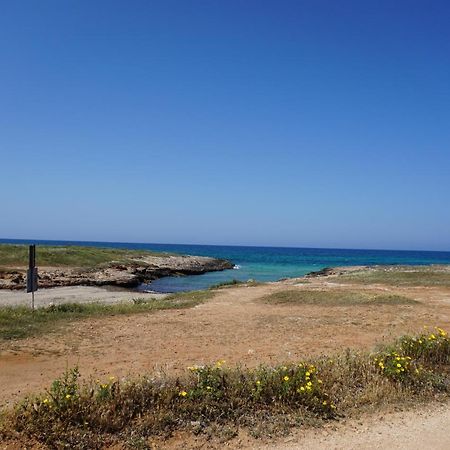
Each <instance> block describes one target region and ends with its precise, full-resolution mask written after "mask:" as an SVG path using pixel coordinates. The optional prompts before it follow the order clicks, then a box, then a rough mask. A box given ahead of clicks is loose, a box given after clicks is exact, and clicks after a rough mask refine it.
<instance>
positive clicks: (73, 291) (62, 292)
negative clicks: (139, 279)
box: [0, 286, 165, 308]
mask: <svg viewBox="0 0 450 450" xmlns="http://www.w3.org/2000/svg"><path fill="white" fill-rule="evenodd" d="M164 295H165V294H150V293H145V292H137V291H130V290H128V289H120V288H102V287H95V286H92V287H91V286H68V287H56V288H51V289H41V290H38V291H37V292H36V293H35V295H34V304H35V306H36V307H37V308H39V307H41V306H48V305H49V304H54V305H57V304H60V303H72V302H76V303H92V302H101V303H119V302H126V301H131V300H133V299H134V298H156V297H164ZM30 304H31V294H27V293H26V292H24V291H12V290H8V289H0V306H18V305H23V306H29V305H30Z"/></svg>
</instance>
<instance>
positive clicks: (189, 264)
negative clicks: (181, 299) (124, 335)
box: [0, 256, 233, 290]
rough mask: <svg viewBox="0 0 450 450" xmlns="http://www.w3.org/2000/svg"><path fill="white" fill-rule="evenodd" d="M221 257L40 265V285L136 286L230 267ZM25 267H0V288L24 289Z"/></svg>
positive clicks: (159, 258)
mask: <svg viewBox="0 0 450 450" xmlns="http://www.w3.org/2000/svg"><path fill="white" fill-rule="evenodd" d="M232 268H233V264H232V263H231V262H230V261H226V260H224V259H216V258H209V257H205V256H164V257H159V256H145V257H139V258H136V259H134V260H133V261H131V262H129V263H127V264H123V263H114V262H111V263H109V264H108V265H106V266H102V267H96V268H90V269H85V268H78V267H40V268H39V287H40V288H52V287H60V286H117V287H124V288H135V287H137V286H139V285H140V284H142V283H150V282H151V281H153V280H156V279H157V278H161V277H166V276H180V275H199V274H202V273H206V272H215V271H221V270H226V269H232ZM25 286H26V269H25V268H22V267H20V268H9V269H1V270H0V289H14V290H19V289H25Z"/></svg>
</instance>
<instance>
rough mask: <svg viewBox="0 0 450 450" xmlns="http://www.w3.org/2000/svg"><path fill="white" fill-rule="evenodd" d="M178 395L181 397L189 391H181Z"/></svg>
mask: <svg viewBox="0 0 450 450" xmlns="http://www.w3.org/2000/svg"><path fill="white" fill-rule="evenodd" d="M178 395H180V396H181V397H186V395H187V392H186V391H181V392H180V393H179V394H178Z"/></svg>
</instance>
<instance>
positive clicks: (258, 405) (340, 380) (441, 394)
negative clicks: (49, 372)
mask: <svg viewBox="0 0 450 450" xmlns="http://www.w3.org/2000/svg"><path fill="white" fill-rule="evenodd" d="M449 362H450V340H449V339H448V337H447V334H446V333H445V332H444V331H443V330H440V329H438V330H437V331H435V332H434V333H430V334H428V333H427V334H423V335H421V336H416V337H403V338H402V339H400V340H399V341H398V342H395V343H394V344H392V345H391V346H390V347H389V348H384V349H381V350H380V351H379V352H377V354H368V353H352V352H349V351H347V352H344V353H341V354H339V355H337V356H334V357H331V358H330V357H322V358H319V359H316V360H315V361H306V362H305V361H304V362H299V363H297V364H287V365H285V366H277V367H268V366H260V367H258V368H256V369H247V368H242V367H237V368H227V367H225V366H224V364H223V362H222V361H220V362H218V363H217V364H216V365H214V366H205V367H193V368H189V370H188V371H187V372H186V373H185V374H184V375H182V376H181V377H170V376H159V377H153V376H150V377H142V378H140V379H137V380H136V379H135V380H127V379H124V380H116V379H114V378H112V377H111V378H110V379H108V380H92V381H91V382H89V383H87V384H80V383H79V381H78V376H79V374H78V371H77V369H73V370H70V371H68V372H66V373H65V374H64V375H63V376H62V377H61V378H60V379H58V380H55V382H54V383H53V384H52V386H51V387H50V388H49V390H48V391H47V392H45V393H43V394H40V395H38V396H35V397H32V398H27V399H26V400H24V401H23V402H22V403H21V404H20V405H18V406H17V408H16V409H15V410H14V411H11V412H9V413H6V414H5V416H4V417H3V423H2V425H1V428H0V438H1V437H2V438H3V439H4V440H6V441H7V440H9V441H12V440H15V442H16V443H17V442H18V443H20V445H23V446H28V445H33V444H36V443H40V444H44V445H47V446H49V447H51V448H62V447H69V448H83V449H84V448H100V447H102V448H103V446H105V445H106V446H108V445H110V446H113V445H126V446H127V445H128V446H129V445H131V442H140V443H141V444H142V445H143V446H144V447H143V448H146V447H145V445H147V444H146V443H147V442H148V440H149V439H150V438H151V437H154V436H162V437H163V438H164V437H167V436H170V434H171V433H172V432H173V431H175V430H190V431H192V432H193V433H195V434H204V435H205V436H207V435H208V434H211V433H214V432H217V430H219V429H223V430H227V432H226V434H227V436H228V438H232V437H233V436H234V435H236V434H237V432H238V430H239V428H242V427H244V428H246V429H248V430H249V431H250V433H251V434H253V435H254V436H255V437H259V436H263V435H264V436H268V435H269V436H270V435H274V434H280V433H286V432H288V431H289V429H290V428H292V427H296V426H300V425H304V424H314V425H320V424H321V423H323V422H324V421H328V420H331V419H334V420H337V419H339V418H340V417H343V416H352V415H355V414H360V412H361V411H362V410H365V409H366V410H369V409H370V410H372V409H374V408H377V407H379V406H386V405H405V404H407V403H411V402H420V401H429V400H430V399H432V398H447V397H448V394H449V392H450V387H449V386H450V380H449V377H448V368H449V367H448V364H449ZM214 430H215V431H214Z"/></svg>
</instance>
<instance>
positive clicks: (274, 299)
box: [260, 289, 419, 306]
mask: <svg viewBox="0 0 450 450" xmlns="http://www.w3.org/2000/svg"><path fill="white" fill-rule="evenodd" d="M260 301H261V302H264V303H268V304H274V305H316V306H321V305H323V306H351V305H413V304H417V303H419V302H418V301H417V300H413V299H411V298H408V297H404V296H401V295H393V294H372V293H366V292H354V291H345V290H339V291H330V290H327V291H321V290H312V289H310V290H307V289H286V290H284V291H279V292H274V293H272V294H269V295H266V296H264V297H261V299H260Z"/></svg>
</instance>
